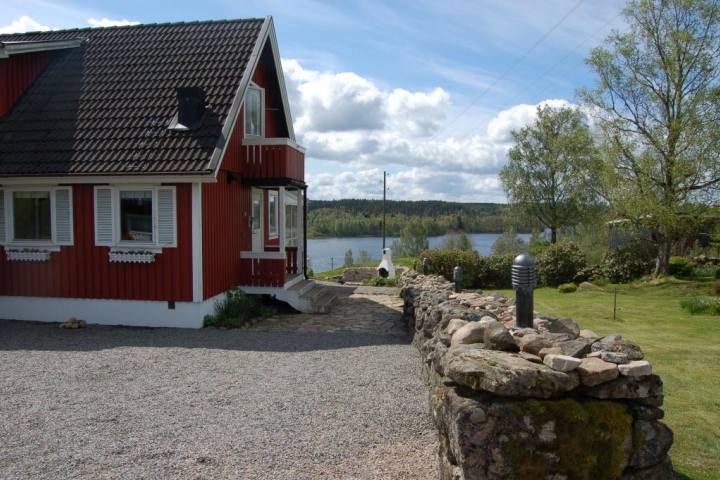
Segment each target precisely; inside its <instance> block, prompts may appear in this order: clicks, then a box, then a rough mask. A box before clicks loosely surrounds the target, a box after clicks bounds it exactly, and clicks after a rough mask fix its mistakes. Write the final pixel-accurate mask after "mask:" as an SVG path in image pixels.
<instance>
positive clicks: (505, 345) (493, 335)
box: [483, 322, 520, 352]
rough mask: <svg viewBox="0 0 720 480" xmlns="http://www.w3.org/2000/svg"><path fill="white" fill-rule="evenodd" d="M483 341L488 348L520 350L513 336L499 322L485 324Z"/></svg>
mask: <svg viewBox="0 0 720 480" xmlns="http://www.w3.org/2000/svg"><path fill="white" fill-rule="evenodd" d="M483 341H484V342H485V348H487V349H489V350H505V351H511V352H517V351H519V350H520V347H518V345H517V343H515V339H514V338H513V336H512V335H511V334H510V332H509V331H508V330H507V329H506V328H505V326H504V325H503V324H502V323H500V322H495V323H489V324H487V326H486V327H485V332H484V335H483Z"/></svg>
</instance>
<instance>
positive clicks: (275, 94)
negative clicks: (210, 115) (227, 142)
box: [240, 42, 290, 138]
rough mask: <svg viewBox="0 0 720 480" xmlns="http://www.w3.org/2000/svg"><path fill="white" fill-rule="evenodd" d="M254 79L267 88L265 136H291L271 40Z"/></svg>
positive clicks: (267, 44)
mask: <svg viewBox="0 0 720 480" xmlns="http://www.w3.org/2000/svg"><path fill="white" fill-rule="evenodd" d="M252 81H253V82H255V83H256V84H257V85H259V86H260V87H262V88H264V89H265V137H266V138H287V137H289V136H290V134H289V132H288V128H287V124H286V123H285V107H284V105H283V102H282V96H281V94H280V82H279V80H278V76H277V72H276V71H275V61H274V60H273V56H272V49H271V48H270V44H269V42H268V43H266V44H265V48H264V49H263V53H262V55H261V56H260V61H259V62H258V64H257V67H256V68H255V72H253V76H252ZM240 118H244V117H240Z"/></svg>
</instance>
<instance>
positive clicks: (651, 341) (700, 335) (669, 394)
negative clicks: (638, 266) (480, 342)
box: [503, 277, 720, 480]
mask: <svg viewBox="0 0 720 480" xmlns="http://www.w3.org/2000/svg"><path fill="white" fill-rule="evenodd" d="M616 289H617V314H616V316H615V318H613V303H614V297H615V291H616ZM503 293H506V294H507V295H508V296H510V297H513V296H514V295H515V292H514V291H513V290H509V291H508V290H505V291H503ZM534 297H535V307H534V308H535V310H536V311H538V312H540V313H542V314H543V315H550V316H553V317H570V318H573V319H574V320H575V321H577V322H578V323H579V324H580V327H581V328H589V329H591V330H593V331H595V333H597V334H598V335H601V336H603V335H609V334H613V333H619V334H621V335H622V336H623V337H625V338H627V339H628V340H631V341H633V342H635V343H637V344H639V345H640V346H641V348H642V349H643V351H644V352H645V358H646V359H647V360H649V361H650V363H652V365H653V371H654V372H655V373H657V374H658V375H660V376H661V377H662V380H663V383H664V393H665V403H664V405H663V409H664V410H665V419H664V420H663V421H664V422H665V423H666V424H667V425H668V426H669V427H670V428H671V429H672V430H673V432H674V433H675V442H674V444H673V447H672V449H671V450H670V455H671V457H672V460H673V465H674V466H675V469H676V470H677V471H678V472H680V473H682V474H683V475H685V476H686V477H687V478H690V479H693V480H711V479H712V480H717V479H720V317H718V316H711V315H697V314H695V315H691V314H690V313H689V312H687V311H686V310H683V309H682V308H681V307H680V301H681V300H691V299H695V298H705V299H711V298H714V296H713V294H712V293H711V284H710V283H708V282H707V281H705V282H697V281H683V280H676V279H674V278H671V277H670V278H663V279H660V280H656V281H653V282H645V283H638V284H634V285H607V286H605V287H604V289H603V291H578V292H576V293H572V294H562V293H559V292H558V291H557V289H555V288H541V289H538V290H536V291H535V294H534Z"/></svg>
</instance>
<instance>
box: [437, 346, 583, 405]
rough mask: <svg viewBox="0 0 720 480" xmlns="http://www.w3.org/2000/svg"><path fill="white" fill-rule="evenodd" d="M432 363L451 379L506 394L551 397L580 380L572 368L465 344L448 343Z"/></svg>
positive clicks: (470, 386) (462, 383) (566, 389)
mask: <svg viewBox="0 0 720 480" xmlns="http://www.w3.org/2000/svg"><path fill="white" fill-rule="evenodd" d="M435 365H436V370H437V372H438V373H439V374H440V375H443V376H445V377H447V378H449V379H451V380H452V381H453V382H456V383H458V384H460V385H465V386H467V387H469V388H472V389H474V390H481V391H485V392H489V393H493V394H495V395H503V396H507V397H536V398H554V397H559V396H560V395H562V394H564V393H566V392H569V391H570V390H572V389H574V388H575V387H577V386H578V385H579V384H580V379H579V377H578V375H577V374H576V373H575V372H569V373H563V372H557V371H555V370H553V369H551V368H549V367H548V366H546V365H542V364H536V363H531V362H528V361H527V360H525V359H523V358H520V357H519V356H516V355H509V354H508V353H506V352H500V351H496V350H482V349H478V348H473V347H472V346H467V345H458V346H454V347H450V348H449V349H448V350H447V352H445V354H444V355H443V356H442V358H440V359H439V361H438V362H437V363H436V364H435Z"/></svg>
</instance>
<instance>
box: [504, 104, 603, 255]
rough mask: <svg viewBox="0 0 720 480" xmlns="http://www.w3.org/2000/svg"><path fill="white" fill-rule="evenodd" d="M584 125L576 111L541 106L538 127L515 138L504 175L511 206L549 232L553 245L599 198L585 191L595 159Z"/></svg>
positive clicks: (586, 127)
mask: <svg viewBox="0 0 720 480" xmlns="http://www.w3.org/2000/svg"><path fill="white" fill-rule="evenodd" d="M585 120H586V119H585V115H584V114H583V113H582V112H581V111H580V110H578V109H577V108H569V107H559V108H554V107H550V106H548V105H545V106H538V107H537V118H536V120H535V122H534V123H533V124H531V125H528V126H526V127H524V128H522V129H520V130H517V131H513V132H512V137H513V140H514V141H515V145H514V146H513V147H512V148H511V149H510V151H509V152H508V157H509V161H508V164H507V165H506V166H505V167H503V168H502V170H501V171H500V180H501V181H502V184H503V188H504V190H505V194H506V195H507V198H508V202H509V203H510V204H511V205H512V206H513V207H515V208H516V209H517V210H518V211H519V212H522V213H523V214H525V215H527V216H529V217H531V218H535V219H537V220H539V221H540V223H541V224H542V225H544V226H545V227H547V228H549V229H550V232H551V234H550V241H551V242H552V243H555V242H556V241H557V232H558V230H559V229H561V228H563V227H565V226H568V225H573V224H574V223H576V222H577V221H578V219H579V218H580V217H581V216H582V211H583V209H584V207H585V206H587V205H589V204H591V203H592V202H593V201H594V198H595V196H594V193H593V191H592V190H591V189H588V188H587V186H586V185H585V178H586V175H587V172H588V171H589V170H591V169H592V168H593V165H594V163H595V157H596V155H595V145H594V141H593V137H592V135H591V134H590V131H589V129H588V126H587V124H586V121H585Z"/></svg>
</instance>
